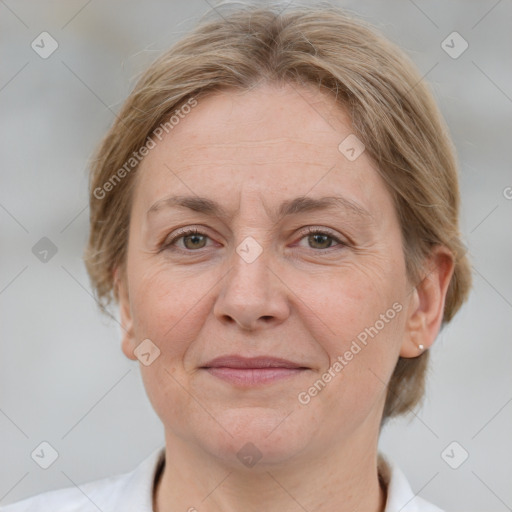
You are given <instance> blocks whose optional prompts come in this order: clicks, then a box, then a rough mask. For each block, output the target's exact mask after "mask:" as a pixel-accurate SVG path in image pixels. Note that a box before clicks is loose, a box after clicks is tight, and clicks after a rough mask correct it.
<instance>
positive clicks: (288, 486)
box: [153, 436, 386, 512]
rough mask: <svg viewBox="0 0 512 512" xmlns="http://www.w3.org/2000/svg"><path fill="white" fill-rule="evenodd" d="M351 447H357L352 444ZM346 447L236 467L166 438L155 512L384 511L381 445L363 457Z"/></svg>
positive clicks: (370, 445)
mask: <svg viewBox="0 0 512 512" xmlns="http://www.w3.org/2000/svg"><path fill="white" fill-rule="evenodd" d="M352 446H353V445H352ZM352 446H351V445H349V443H346V446H345V447H337V448H336V449H334V450H331V449H329V450H327V451H328V453H327V454H324V455H323V456H316V457H311V456H309V457H307V460H306V457H304V458H300V457H295V458H293V460H290V461H287V462H285V463H283V464H280V465H279V466H275V465H274V466H269V465H267V466H263V465H261V464H260V463H258V464H256V466H254V467H252V468H243V469H240V468H239V467H235V466H233V465H230V464H228V463H226V462H225V461H219V460H218V459H217V458H215V457H212V456H211V455H210V454H205V453H204V452H202V451H199V450H198V448H197V445H194V446H192V445H190V444H188V443H187V442H185V441H183V440H182V439H178V438H175V437H173V436H166V453H165V456H166V462H165V468H164V470H163V473H162V475H161V478H160V480H159V482H158V485H157V487H156V491H155V499H154V507H153V508H154V511H155V512H178V511H180V512H181V511H188V512H197V511H199V510H200V511H201V512H238V511H240V510H247V511H248V512H249V511H253V510H254V511H260V510H265V511H268V512H296V511H297V510H309V511H317V510H322V511H325V512H330V511H332V512H348V511H353V510H356V509H357V510H365V511H367V512H383V511H384V508H385V503H386V491H385V489H383V488H382V487H381V485H380V483H379V478H378V473H377V440H375V442H374V443H367V444H366V446H367V447H368V449H366V450H365V451H364V452H362V453H361V452H360V451H359V450H354V448H353V447H352Z"/></svg>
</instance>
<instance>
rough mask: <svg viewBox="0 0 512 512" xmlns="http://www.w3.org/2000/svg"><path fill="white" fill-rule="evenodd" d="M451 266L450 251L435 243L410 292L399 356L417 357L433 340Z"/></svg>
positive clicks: (440, 319) (448, 282)
mask: <svg viewBox="0 0 512 512" xmlns="http://www.w3.org/2000/svg"><path fill="white" fill-rule="evenodd" d="M454 268H455V261H454V257H453V255H452V253H451V252H450V251H449V250H448V249H447V248H446V247H444V246H436V247H435V248H434V249H433V251H432V253H431V255H430V256H429V258H428V260H427V264H426V265H425V269H426V272H425V273H424V275H423V279H422V280H421V281H420V283H418V284H417V285H416V286H415V288H414V290H413V291H412V300H411V302H410V305H409V309H408V318H407V320H406V322H407V323H406V331H405V337H404V341H403V343H402V347H401V350H400V356H401V357H417V356H419V355H421V354H422V353H423V351H424V350H426V349H428V348H430V347H431V346H432V344H433V343H434V341H435V339H436V337H437V335H438V333H439V329H440V328H441V323H442V320H443V313H444V303H445V299H446V292H447V291H448V285H449V284H450V280H451V278H452V275H453V271H454Z"/></svg>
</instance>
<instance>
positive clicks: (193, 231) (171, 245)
mask: <svg viewBox="0 0 512 512" xmlns="http://www.w3.org/2000/svg"><path fill="white" fill-rule="evenodd" d="M313 234H314V235H325V236H327V237H329V238H331V239H332V240H333V241H334V242H336V243H337V244H338V245H340V246H341V248H343V247H348V245H349V244H348V243H346V242H343V241H342V240H340V239H339V238H338V237H336V236H334V235H333V234H332V233H331V232H330V231H326V230H322V229H318V228H315V227H308V228H307V229H306V231H304V232H303V233H302V236H301V238H300V240H302V239H303V238H305V237H306V236H308V235H313ZM190 235H202V236H206V237H207V238H210V237H208V235H207V234H206V233H203V232H201V231H199V230H198V229H197V228H185V229H183V230H181V231H179V232H178V233H177V234H176V236H174V237H173V238H172V239H171V240H170V241H169V242H167V243H165V242H164V244H162V247H161V250H169V251H181V252H184V253H193V252H200V251H201V249H197V250H192V249H181V248H178V247H176V246H175V243H176V242H177V241H178V240H180V239H181V238H186V237H187V236H190ZM202 249H204V248H202ZM311 250H312V251H319V252H330V251H331V250H336V247H327V248H326V249H311Z"/></svg>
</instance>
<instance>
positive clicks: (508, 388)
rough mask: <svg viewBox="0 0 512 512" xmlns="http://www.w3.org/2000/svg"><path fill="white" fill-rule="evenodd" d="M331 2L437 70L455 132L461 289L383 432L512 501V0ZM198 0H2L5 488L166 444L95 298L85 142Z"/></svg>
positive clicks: (446, 477)
mask: <svg viewBox="0 0 512 512" xmlns="http://www.w3.org/2000/svg"><path fill="white" fill-rule="evenodd" d="M339 3H340V4H341V5H343V6H345V7H347V8H348V9H350V10H352V11H353V12H354V13H356V14H358V15H359V16H360V17H362V18H364V19H366V20H368V21H370V22H372V23H373V24H375V25H376V26H377V27H378V28H380V29H381V30H382V31H383V32H384V33H385V34H386V35H387V36H388V37H389V38H390V39H391V40H393V41H395V42H397V43H398V44H399V45H400V46H401V47H402V48H404V49H405V50H406V51H407V53H408V54H409V55H410V56H411V57H412V59H413V60H414V62H415V63H416V64H417V66H418V68H419V69H420V71H421V72H422V74H426V79H427V80H428V81H429V82H430V83H431V84H432V87H433V90H434V93H435V96H436V98H437V100H438V102H439V104H440V107H441V109H442V112H443V114H444V115H445V118H446V120H447V123H448V125H449V128H450V131H451V133H452V136H453V139H454V142H455V144H456V147H457V150H458V155H459V161H460V169H461V188H462V200H463V211H462V226H463V231H464V235H465V241H466V243H467V245H468V248H469V253H470V257H471V259H472V262H473V265H474V289H473V292H472V295H471V298H470V300H469V302H468V303H467V304H466V305H465V306H464V308H463V309H462V310H461V312H460V313H459V314H458V316H457V317H456V319H455V320H454V321H453V322H452V324H451V325H449V326H448V327H447V328H446V330H444V331H443V332H442V334H441V335H440V336H439V339H438V341H437V343H436V345H435V347H434V349H433V351H432V352H433V354H432V356H433V358H432V365H431V371H430V377H429V389H428V398H427V400H426V402H425V404H424V406H423V408H422V409H420V410H418V411H416V412H415V414H412V415H411V416H410V418H405V419H400V420H397V421H393V422H392V423H390V424H389V426H387V427H386V428H385V430H384V432H383V433H382V437H381V449H382V451H384V452H385V453H387V454H389V455H390V456H392V457H393V459H394V460H396V461H397V462H398V464H399V465H400V466H401V467H402V469H403V470H404V472H405V473H406V474H407V476H408V478H409V480H410V482H411V485H412V487H413V489H414V491H415V492H418V493H419V494H420V495H421V496H423V497H424V498H426V499H428V500H431V501H433V502H434V503H436V504H437V505H439V506H441V507H443V508H445V509H447V510H464V511H466V512H473V511H484V510H485V511H486V512H490V511H505V510H512V508H511V507H512V487H511V485H510V482H511V481H512V479H511V477H512V457H511V451H512V450H511V447H512V446H511V445H512V442H511V439H510V430H511V429H510V427H511V424H512V403H511V402H512V385H511V384H512V372H511V371H510V368H511V361H512V343H510V341H511V340H510V332H511V330H512V329H511V328H512V315H511V308H512V273H511V272H510V261H512V257H511V252H512V251H511V248H512V243H511V236H510V232H511V230H510V219H511V212H512V200H507V198H506V197H505V195H504V190H505V189H506V187H510V186H512V173H511V169H510V167H511V162H512V158H511V147H512V144H511V141H510V135H511V133H512V132H511V124H512V123H511V119H512V118H511V112H512V84H511V78H512V62H511V60H510V54H511V49H512V44H511V43H512V31H511V30H510V29H511V21H512V3H511V1H510V0H502V1H495V0H492V1H466V0H465V1H462V0H459V1H452V2H445V1H437V2H431V1H429V2H427V1H420V0H416V2H415V3H413V2H412V1H406V0H403V1H400V0H394V1H387V2H380V1H359V2H356V1H343V2H339ZM212 4H213V2H212ZM208 9H209V5H208V3H207V2H206V0H187V1H181V0H180V1H177V2H170V1H167V2H165V1H162V0H151V1H147V2H134V1H125V2H122V1H119V0H115V1H108V2H101V1H99V0H92V1H86V0H80V1H78V0H77V1H75V0H73V1H66V2H64V1H47V0H33V1H17V2H14V1H13V0H0V41H1V44H0V62H1V63H2V65H1V68H0V109H1V116H0V127H1V137H0V141H1V142H0V143H1V149H2V151H1V155H2V160H1V171H0V173H1V187H0V229H1V231H0V244H1V250H0V315H1V316H0V320H1V324H0V326H1V338H0V347H1V354H0V504H7V503H10V502H13V501H17V500H19V499H22V498H25V497H28V496H31V495H33V494H36V493H39V492H42V491H45V490H50V489H57V488H61V487H65V486H69V485H73V483H76V484H79V483H82V482H85V481H88V480H93V479H96V478H101V477H104V476H108V475H112V474H114V473H118V472H124V471H128V470H131V469H132V468H134V467H135V466H136V465H137V464H138V463H139V462H140V460H142V459H143V458H144V457H146V456H147V455H148V454H149V453H150V452H151V451H153V450H154V449H156V448H157V447H158V446H160V445H162V444H163V429H162V426H161V424H160V421H159V419H158V418H157V416H156V414H155V413H154V412H153V410H152V408H151V406H150V404H149V402H148V400H147V398H146V395H145V392H144V389H143V387H142V382H141V379H140V376H139V369H138V367H137V363H134V362H131V361H129V360H128V359H126V358H125V357H124V355H123V354H122V352H121V350H120V328H119V326H118V324H117V323H116V322H115V321H111V320H108V319H106V318H105V317H103V316H101V315H100V313H99V312H98V310H97V307H96V304H95V302H94V300H93V298H92V296H91V292H90V287H89V282H88V277H87V275H86V273H85V268H84V265H83V262H82V259H81V255H82V250H83V247H84V244H85V242H86V237H87V231H88V207H87V159H88V158H89V157H90V155H91V152H92V150H93V148H94V147H95V145H96V144H97V142H98V141H99V139H100V137H101V136H102V135H103V134H104V133H105V131H106V130H107V128H108V127H109V125H110V123H111V122H112V120H113V116H114V114H113V112H116V111H117V110H118V109H119V107H120V105H121V103H122V101H123V100H124V98H126V96H127V95H128V93H129V91H130V89H131V87H133V84H134V81H133V77H134V76H135V75H136V74H137V73H139V72H140V71H142V70H143V69H144V68H145V67H146V66H147V65H148V64H149V63H150V62H151V61H152V60H153V59H154V58H155V57H156V56H157V55H158V54H159V53H160V52H161V51H163V50H164V49H166V48H167V47H168V46H169V45H170V44H171V43H172V42H174V41H176V40H177V39H178V38H179V37H180V36H181V35H183V34H184V33H185V32H187V31H188V30H189V29H190V28H192V27H193V26H194V24H195V23H196V21H197V20H198V19H199V17H200V16H201V15H202V14H203V13H204V12H205V11H207V10H208ZM43 31H47V32H49V33H50V34H51V35H52V36H53V37H54V38H55V39H56V41H57V42H58V44H59V47H58V49H57V50H56V51H55V53H53V54H52V55H51V56H50V57H49V58H47V59H42V58H41V57H39V56H38V55H37V54H36V53H35V52H34V51H33V50H32V48H31V42H32V41H33V40H34V39H35V38H36V37H37V36H38V35H39V34H40V33H41V32H43ZM453 31H457V32H459V33H460V34H461V35H462V36H463V37H464V39H466V40H467V42H468V43H469V48H468V49H467V50H466V51H465V52H464V53H463V54H462V55H461V56H460V57H459V58H457V59H452V58H451V57H450V56H449V55H447V53H445V51H444V50H443V49H442V48H441V42H442V41H443V40H444V39H445V38H446V37H447V36H448V35H449V34H450V33H452V32H453ZM509 197H510V196H509ZM42 237H48V238H49V239H51V240H52V242H53V243H54V244H55V245H56V247H57V249H58V251H57V253H56V254H55V255H54V256H53V257H52V258H51V259H50V260H49V261H48V262H47V263H42V262H41V261H39V259H37V258H36V257H35V255H34V254H33V253H32V247H33V246H34V245H35V244H36V243H37V242H38V241H39V240H40V239H41V238H42ZM42 441H47V442H49V443H50V444H51V445H52V446H53V447H54V448H55V449H56V450H57V451H58V453H59V457H58V459H57V461H56V462H55V463H54V464H53V465H52V466H51V467H50V468H49V469H47V470H43V469H41V468H40V467H39V466H37V465H36V464H35V462H34V461H33V460H32V459H31V457H30V454H31V452H32V451H33V450H34V449H35V448H36V447H37V446H38V445H39V444H40V443H41V442H42ZM452 441H456V442H458V443H459V444H460V446H462V447H463V448H464V449H465V450H466V451H467V452H468V453H469V458H468V459H467V460H466V461H465V462H464V463H463V464H462V465H461V466H460V467H459V468H458V469H452V468H451V467H449V466H448V464H447V463H446V462H445V460H443V458H442V457H441V453H442V452H443V450H444V449H445V448H446V447H447V446H448V445H449V444H450V443H451V442H452ZM461 453H462V452H461V449H460V448H456V449H455V450H454V452H450V455H452V460H454V459H455V460H457V458H458V457H460V454H461Z"/></svg>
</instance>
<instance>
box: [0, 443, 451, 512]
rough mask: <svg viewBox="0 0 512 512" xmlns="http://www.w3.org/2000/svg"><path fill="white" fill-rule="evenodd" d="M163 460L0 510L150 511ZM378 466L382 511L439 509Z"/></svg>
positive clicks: (385, 463)
mask: <svg viewBox="0 0 512 512" xmlns="http://www.w3.org/2000/svg"><path fill="white" fill-rule="evenodd" d="M164 461H165V446H163V447H160V448H158V449H157V450H155V451H153V452H152V453H151V454H150V455H149V456H148V457H147V458H146V459H144V460H143V461H142V462H141V463H140V464H139V465H138V466H137V467H136V468H135V469H134V470H133V471H131V472H129V473H124V474H121V475H116V476H112V477H108V478H103V479H101V480H95V481H92V482H88V483H85V484H80V485H79V486H78V487H69V488H66V489H58V490H55V491H48V492H45V493H41V494H38V495H36V496H33V497H31V498H27V499H25V500H23V501H20V502H18V503H15V504H12V505H8V506H6V507H5V508H3V507H2V508H0V512H28V511H30V512H47V511H48V510H52V512H64V511H70V510H80V512H89V511H91V512H92V511H94V512H97V511H98V508H99V509H100V510H102V511H103V512H117V511H119V510H122V511H123V512H129V511H134V512H153V490H154V483H155V477H156V476H157V475H158V474H159V473H160V472H161V470H162V468H163V465H164ZM378 468H379V475H380V477H381V478H382V480H383V482H384V483H385V485H386V487H387V500H386V508H385V510H384V512H442V510H441V509H439V508H437V507H436V506H434V505H432V504H431V503H428V502H427V501H425V500H424V499H422V498H420V497H418V496H416V495H415V494H414V493H413V491H412V489H411V487H410V485H409V483H408V481H407V479H406V477H405V475H404V474H403V473H402V471H401V470H400V469H399V468H398V467H397V466H396V465H395V464H394V463H392V462H390V461H389V459H388V458H387V457H385V456H384V455H382V454H379V457H378Z"/></svg>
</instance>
